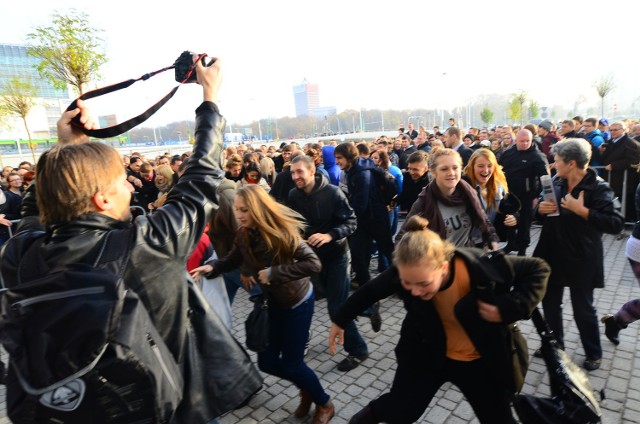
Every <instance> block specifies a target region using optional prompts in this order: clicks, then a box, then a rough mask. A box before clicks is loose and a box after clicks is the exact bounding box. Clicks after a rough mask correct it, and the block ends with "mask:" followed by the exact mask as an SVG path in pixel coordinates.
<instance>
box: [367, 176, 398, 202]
mask: <svg viewBox="0 0 640 424" xmlns="http://www.w3.org/2000/svg"><path fill="white" fill-rule="evenodd" d="M371 175H373V182H374V184H375V186H376V189H377V190H378V193H380V198H381V200H382V202H383V203H384V205H385V206H386V207H387V209H388V210H391V209H392V208H393V206H394V202H395V200H396V197H398V183H397V181H396V178H395V177H394V176H393V175H391V173H389V171H386V170H385V169H383V168H382V167H380V166H376V167H374V168H372V169H371Z"/></svg>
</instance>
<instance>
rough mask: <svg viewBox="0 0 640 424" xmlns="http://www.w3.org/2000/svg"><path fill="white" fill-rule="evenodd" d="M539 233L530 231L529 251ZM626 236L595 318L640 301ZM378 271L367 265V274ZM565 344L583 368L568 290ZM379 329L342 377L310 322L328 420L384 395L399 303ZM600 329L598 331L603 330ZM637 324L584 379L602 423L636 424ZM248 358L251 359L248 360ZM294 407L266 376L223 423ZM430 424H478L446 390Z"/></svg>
mask: <svg viewBox="0 0 640 424" xmlns="http://www.w3.org/2000/svg"><path fill="white" fill-rule="evenodd" d="M539 231H540V229H539V228H538V227H534V228H533V229H532V246H531V247H530V248H529V249H528V253H529V254H531V253H532V252H533V248H534V246H535V243H536V242H537V237H538V236H539ZM625 243H626V237H617V236H612V235H605V237H604V251H605V252H606V257H605V277H606V283H605V285H606V287H605V288H604V289H602V290H596V293H595V302H596V306H597V310H598V315H599V316H601V315H602V314H604V313H607V312H612V311H616V310H617V309H618V308H619V307H620V306H621V305H622V304H623V303H625V302H626V301H628V300H629V299H633V298H638V297H640V287H639V285H638V283H637V282H636V280H635V278H634V276H633V274H632V272H631V269H630V267H629V265H628V263H627V260H626V257H625V254H624V249H625ZM376 266H377V262H376V260H372V271H375V268H376ZM564 301H565V304H564V307H565V311H564V317H565V345H566V349H567V353H568V354H569V356H570V357H571V358H572V359H573V360H574V361H575V362H576V363H577V364H582V361H583V360H584V351H583V349H582V346H581V344H580V340H579V335H578V331H577V328H576V325H575V323H574V322H573V319H572V312H571V302H570V300H569V297H568V290H567V291H566V293H565V299H564ZM251 306H252V304H251V303H250V302H249V301H248V296H247V295H246V293H245V292H244V291H239V292H238V295H237V296H236V301H235V303H234V305H233V316H234V324H233V331H234V334H235V336H236V337H237V338H238V340H240V341H241V342H243V341H244V326H243V323H244V319H245V318H246V316H247V314H248V313H249V311H250V308H251ZM380 311H381V314H382V319H383V324H382V330H381V331H380V332H379V333H374V332H373V331H372V330H371V325H370V323H369V320H368V319H366V318H360V321H359V323H358V328H359V330H360V331H361V333H362V334H363V336H364V338H365V340H366V341H367V343H368V345H369V351H370V357H369V358H368V359H367V360H365V361H364V362H363V363H362V365H360V366H359V367H358V368H356V369H354V370H352V371H350V372H347V373H343V372H340V371H338V370H337V369H336V365H337V364H338V362H340V361H341V360H342V359H343V358H344V351H342V350H340V351H339V352H338V353H337V354H336V355H335V356H331V355H330V354H329V353H328V349H327V335H328V329H329V325H330V320H329V316H328V313H327V304H326V301H325V300H320V301H318V302H317V303H316V309H315V314H314V319H313V324H312V325H313V330H314V331H313V337H312V340H311V344H310V350H309V353H308V354H307V356H306V361H307V363H308V365H309V366H310V367H311V368H312V369H314V370H315V372H316V373H317V374H318V376H319V378H320V381H321V382H322V384H323V386H324V387H325V390H327V392H328V393H329V394H330V395H331V396H332V398H333V401H334V403H335V405H336V416H335V418H334V419H333V420H332V421H331V422H332V423H335V424H343V423H347V422H348V421H349V418H350V417H351V416H352V415H354V414H355V413H356V412H358V411H359V410H360V409H361V408H363V407H364V406H365V405H366V404H367V403H368V402H369V401H370V400H372V399H375V398H376V397H378V396H380V395H381V394H383V393H385V392H386V391H388V390H389V388H390V386H391V382H392V381H393V376H394V373H395V369H396V363H395V355H394V352H393V350H394V347H395V345H396V343H397V341H398V337H399V332H400V325H401V323H402V320H403V318H404V309H403V307H402V303H401V302H400V301H399V300H398V299H397V298H395V297H392V298H388V299H386V300H384V301H382V302H381V308H380ZM521 327H522V331H523V333H524V335H525V337H526V338H527V341H528V344H529V353H530V354H533V351H534V350H535V349H536V348H537V347H538V346H539V336H538V334H537V333H536V331H535V328H534V327H533V325H532V324H531V322H529V321H526V322H521ZM602 327H603V326H602V324H601V329H602ZM639 335H640V323H636V324H633V325H631V326H630V327H629V328H627V329H626V330H623V331H622V332H621V335H620V345H619V346H617V347H616V346H614V345H613V344H612V343H610V342H609V341H608V340H607V339H606V337H604V335H602V337H601V339H602V346H603V350H604V358H603V361H602V367H601V368H600V369H599V370H597V371H592V372H589V373H588V375H589V377H590V380H591V383H592V385H593V386H594V388H595V389H596V390H601V389H604V391H605V394H606V400H605V401H603V402H602V403H601V407H602V411H603V420H602V422H603V423H606V424H615V423H640V353H637V352H640V341H639V340H638V339H639V337H638V336H639ZM251 356H252V358H253V359H254V361H255V359H256V355H255V354H254V353H251ZM523 393H526V394H533V395H536V396H543V397H548V396H550V393H549V386H548V376H547V372H546V368H545V365H544V363H543V361H542V359H538V358H533V357H531V364H530V368H529V372H528V374H527V378H526V382H525V386H524V389H523ZM4 399H5V388H4V387H0V401H1V402H2V403H1V404H0V408H1V409H0V417H1V418H0V424H4V423H8V422H9V420H8V419H7V418H6V416H5V415H6V412H5V404H4ZM297 405H298V389H297V388H296V387H295V386H293V385H292V384H291V383H289V382H287V381H284V380H280V379H278V378H275V377H271V376H265V381H264V385H263V389H262V390H261V391H260V392H259V393H258V394H257V395H256V396H255V397H254V398H253V399H252V400H251V401H250V402H249V404H248V405H247V406H246V407H244V408H241V409H239V410H236V411H233V412H231V413H229V414H227V415H225V416H223V417H222V418H221V419H220V421H221V423H222V424H236V423H239V424H254V423H261V424H270V423H292V424H293V423H295V424H300V423H310V422H311V416H312V414H313V408H312V411H311V414H310V415H309V417H307V419H306V420H298V419H296V418H294V417H293V411H294V410H295V408H296V407H297ZM419 422H420V423H430V424H462V423H477V422H478V420H477V419H475V417H474V414H473V411H472V409H471V407H470V405H469V403H467V402H466V401H465V400H464V398H463V396H462V394H461V393H460V391H459V390H458V389H457V388H456V387H455V386H452V385H450V384H448V383H447V384H445V385H444V386H443V387H442V388H441V390H440V391H439V392H438V394H437V395H436V397H435V398H434V400H433V401H432V403H431V405H430V406H429V408H428V409H427V410H426V412H425V414H424V415H423V416H422V418H421V419H420V421H419Z"/></svg>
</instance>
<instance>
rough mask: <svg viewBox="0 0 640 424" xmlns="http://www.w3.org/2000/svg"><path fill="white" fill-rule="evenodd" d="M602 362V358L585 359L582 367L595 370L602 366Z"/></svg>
mask: <svg viewBox="0 0 640 424" xmlns="http://www.w3.org/2000/svg"><path fill="white" fill-rule="evenodd" d="M601 363H602V358H598V359H585V360H584V362H583V363H582V368H584V369H585V370H587V371H594V370H597V369H598V368H600V364H601Z"/></svg>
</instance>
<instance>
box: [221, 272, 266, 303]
mask: <svg viewBox="0 0 640 424" xmlns="http://www.w3.org/2000/svg"><path fill="white" fill-rule="evenodd" d="M222 278H223V279H224V285H225V287H226V289H227V296H229V304H230V305H232V304H233V299H234V298H235V297H236V293H237V292H238V289H239V288H243V289H244V286H243V285H242V280H240V268H237V269H234V270H233V271H229V272H225V273H224V274H222ZM260 293H262V290H261V289H260V285H259V284H256V285H255V286H253V288H252V289H251V290H249V296H255V295H258V294H260Z"/></svg>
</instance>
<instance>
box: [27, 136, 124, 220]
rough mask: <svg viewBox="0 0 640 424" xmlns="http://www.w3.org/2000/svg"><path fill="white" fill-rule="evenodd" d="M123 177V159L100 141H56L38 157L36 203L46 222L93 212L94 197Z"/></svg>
mask: <svg viewBox="0 0 640 424" xmlns="http://www.w3.org/2000/svg"><path fill="white" fill-rule="evenodd" d="M123 176H124V168H123V167H122V158H121V157H120V154H119V153H118V152H117V151H116V150H115V149H114V148H113V147H111V146H108V145H106V144H103V143H99V142H89V143H83V144H56V145H55V146H54V147H52V148H51V149H50V150H48V151H47V152H45V153H44V154H43V155H42V156H41V157H40V160H38V173H37V174H36V185H37V190H36V202H37V204H38V209H39V211H40V220H41V221H42V223H43V224H45V225H51V224H56V223H61V222H68V221H71V220H72V219H74V218H77V217H79V216H80V215H83V214H85V213H88V212H94V211H95V210H96V209H95V206H94V204H93V196H94V195H95V194H96V193H101V192H103V191H105V190H107V189H108V188H109V186H111V185H112V184H113V183H114V182H116V179H117V178H122V177H123Z"/></svg>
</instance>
